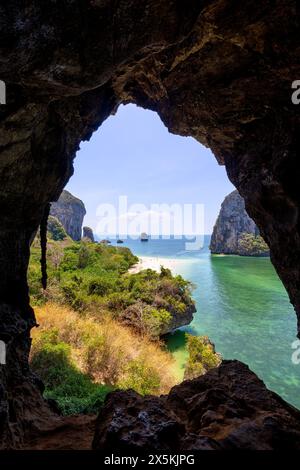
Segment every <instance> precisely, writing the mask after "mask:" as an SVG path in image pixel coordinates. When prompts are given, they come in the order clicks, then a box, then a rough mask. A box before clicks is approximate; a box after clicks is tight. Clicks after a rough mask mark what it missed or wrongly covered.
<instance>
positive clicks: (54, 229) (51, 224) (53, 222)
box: [47, 215, 68, 241]
mask: <svg viewBox="0 0 300 470" xmlns="http://www.w3.org/2000/svg"><path fill="white" fill-rule="evenodd" d="M47 230H48V235H49V236H50V238H52V240H55V241H59V240H64V239H65V238H67V236H68V235H67V233H66V231H65V229H64V227H63V225H62V224H61V223H60V221H59V220H58V219H57V218H56V217H53V216H52V215H49V217H48V225H47Z"/></svg>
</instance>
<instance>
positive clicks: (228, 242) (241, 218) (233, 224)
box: [210, 191, 269, 256]
mask: <svg viewBox="0 0 300 470" xmlns="http://www.w3.org/2000/svg"><path fill="white" fill-rule="evenodd" d="M245 234H246V235H251V236H252V237H248V238H249V244H248V245H249V246H248V247H247V244H246V243H245ZM258 237H259V230H258V228H257V226H256V224H255V222H254V221H253V220H252V219H251V218H250V217H249V215H248V214H247V212H246V209H245V202H244V200H243V198H242V197H241V196H240V194H239V192H238V191H233V192H232V193H230V194H228V196H226V197H225V199H224V201H223V202H222V205H221V210H220V213H219V215H218V218H217V221H216V223H215V226H214V229H213V233H212V237H211V242H210V251H211V252H212V253H216V254H220V253H223V254H227V255H228V254H232V255H243V256H247V255H249V256H268V255H269V250H268V247H267V246H266V245H265V244H263V241H262V249H261V250H260V251H259V250H255V249H253V243H252V244H251V240H252V241H255V239H256V238H257V239H258V240H260V239H261V237H259V238H258ZM251 245H252V249H251Z"/></svg>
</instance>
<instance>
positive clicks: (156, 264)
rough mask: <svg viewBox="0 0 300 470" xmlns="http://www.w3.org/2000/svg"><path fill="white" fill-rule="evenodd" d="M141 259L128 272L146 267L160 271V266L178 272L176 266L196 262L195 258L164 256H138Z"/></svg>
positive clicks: (134, 272) (136, 271) (132, 272)
mask: <svg viewBox="0 0 300 470" xmlns="http://www.w3.org/2000/svg"><path fill="white" fill-rule="evenodd" d="M138 258H139V261H138V263H136V264H135V265H134V266H132V267H131V268H130V269H129V270H128V272H129V273H130V274H136V273H139V272H140V271H143V270H144V269H152V270H153V271H156V272H160V267H161V266H163V267H164V268H167V269H170V270H171V271H172V273H176V268H178V267H179V266H183V265H184V264H186V263H187V262H194V260H186V259H178V258H164V257H162V256H138Z"/></svg>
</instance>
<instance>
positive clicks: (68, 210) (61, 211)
mask: <svg viewBox="0 0 300 470" xmlns="http://www.w3.org/2000/svg"><path fill="white" fill-rule="evenodd" d="M50 214H51V215H52V216H53V217H56V218H57V219H58V220H59V221H60V223H61V224H62V226H63V227H64V229H65V231H66V232H67V234H68V235H69V236H70V237H71V238H72V240H80V239H81V233H82V222H83V218H84V216H85V214H86V210H85V207H84V204H83V202H82V201H81V200H80V199H78V198H77V197H75V196H73V195H72V194H71V193H69V191H66V190H63V192H62V193H61V195H60V197H59V199H58V201H56V202H52V204H51V209H50Z"/></svg>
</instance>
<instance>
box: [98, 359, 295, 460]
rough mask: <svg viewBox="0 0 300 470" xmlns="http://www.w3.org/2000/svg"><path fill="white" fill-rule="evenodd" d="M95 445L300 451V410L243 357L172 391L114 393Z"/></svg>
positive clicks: (101, 419) (132, 448)
mask: <svg viewBox="0 0 300 470" xmlns="http://www.w3.org/2000/svg"><path fill="white" fill-rule="evenodd" d="M93 448H94V449H100V450H105V451H106V452H109V451H115V450H116V449H118V450H120V451H123V452H125V451H126V452H130V451H131V452H133V451H137V450H139V449H143V450H146V451H167V452H177V453H178V452H179V451H185V450H209V449H210V450H211V449H216V450H234V449H247V450H283V449H285V450H295V449H297V450H300V411H298V410H296V409H295V408H293V407H292V406H290V405H288V404H287V403H286V402H285V401H284V400H282V399H281V398H280V397H279V396H278V395H276V394H275V393H273V392H271V391H269V390H268V389H267V388H266V387H265V385H264V384H263V382H262V381H261V380H259V379H258V377H257V376H256V375H255V374H254V373H253V372H251V371H250V370H249V368H248V367H247V366H246V365H245V364H242V363H241V362H238V361H223V363H222V364H221V365H220V366H219V367H218V368H216V369H212V370H210V371H209V372H208V373H207V374H205V375H203V376H201V377H198V378H196V379H194V380H190V381H185V382H183V383H182V384H180V385H177V386H175V387H174V388H173V389H172V390H171V392H170V393H169V395H167V396H161V397H150V396H148V397H147V396H146V397H142V396H140V395H138V394H137V393H135V392H133V391H127V392H126V391H123V392H122V391H119V392H113V393H111V394H109V396H108V398H107V399H106V402H105V405H104V408H103V409H102V410H101V412H100V414H99V417H98V420H97V423H96V433H95V437H94V441H93Z"/></svg>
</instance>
